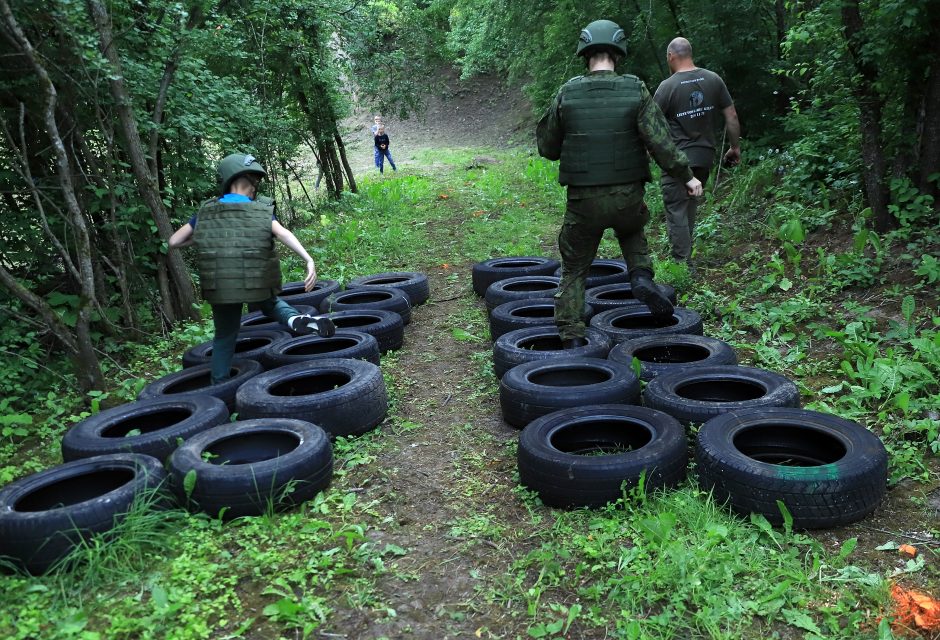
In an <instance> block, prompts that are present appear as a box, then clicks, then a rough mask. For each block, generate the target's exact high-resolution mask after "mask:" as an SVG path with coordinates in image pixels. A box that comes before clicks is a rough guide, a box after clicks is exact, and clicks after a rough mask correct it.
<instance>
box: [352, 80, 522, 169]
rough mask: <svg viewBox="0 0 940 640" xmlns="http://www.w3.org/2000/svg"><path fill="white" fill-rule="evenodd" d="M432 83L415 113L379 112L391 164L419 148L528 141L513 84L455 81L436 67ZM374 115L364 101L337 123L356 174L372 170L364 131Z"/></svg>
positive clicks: (370, 144) (368, 134)
mask: <svg viewBox="0 0 940 640" xmlns="http://www.w3.org/2000/svg"><path fill="white" fill-rule="evenodd" d="M438 86H439V87H440V88H439V89H438V90H437V91H436V92H435V93H433V94H432V95H429V96H428V97H427V103H426V106H425V109H424V110H423V111H422V112H421V113H417V114H413V115H412V116H410V117H409V118H407V119H404V120H402V119H399V118H396V117H395V116H394V115H388V114H381V115H382V116H383V118H384V120H385V126H386V133H388V136H389V139H390V141H391V145H390V147H391V151H392V157H393V158H394V159H395V163H396V164H399V163H406V164H407V163H408V162H409V161H410V160H412V159H413V158H414V153H415V151H417V150H419V149H427V148H451V149H453V148H460V147H497V148H501V147H506V146H510V145H515V144H521V143H524V142H526V141H531V143H532V144H534V135H535V134H534V126H535V123H534V118H533V117H532V115H531V106H530V104H529V101H528V100H527V99H526V97H525V96H524V95H523V94H522V92H521V91H520V90H519V89H518V88H510V87H507V86H506V84H505V81H504V80H502V79H501V78H497V77H493V76H478V77H475V78H470V79H468V80H461V79H460V77H459V73H458V72H456V71H454V70H452V69H445V70H442V71H441V77H440V82H439V83H438ZM375 115H376V112H375V111H372V110H370V108H369V106H368V105H360V108H359V109H358V110H357V112H356V113H355V114H354V115H352V116H351V117H349V118H347V119H346V120H345V121H344V122H343V123H342V129H343V141H344V142H345V144H346V150H347V155H348V158H349V163H350V165H351V166H352V167H353V171H354V172H355V173H356V174H357V175H359V174H362V173H365V172H367V171H376V169H375V165H374V163H373V155H372V149H373V142H372V132H371V130H370V127H371V126H372V122H373V120H372V119H373V117H374V116H375Z"/></svg>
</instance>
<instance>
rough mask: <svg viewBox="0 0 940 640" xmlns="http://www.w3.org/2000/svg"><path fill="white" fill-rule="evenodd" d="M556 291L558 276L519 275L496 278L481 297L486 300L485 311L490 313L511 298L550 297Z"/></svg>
mask: <svg viewBox="0 0 940 640" xmlns="http://www.w3.org/2000/svg"><path fill="white" fill-rule="evenodd" d="M556 293H558V278H556V277H555V276H521V277H518V278H506V279H504V280H497V281H496V282H494V283H493V284H491V285H490V286H489V288H488V289H487V290H486V294H485V295H484V296H483V299H484V300H486V310H487V312H488V313H492V312H493V309H495V308H496V307H498V306H499V305H501V304H506V303H507V302H511V301H513V300H530V299H532V298H551V297H553V296H554V295H555V294H556Z"/></svg>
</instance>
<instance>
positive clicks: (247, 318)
mask: <svg viewBox="0 0 940 640" xmlns="http://www.w3.org/2000/svg"><path fill="white" fill-rule="evenodd" d="M291 306H292V307H294V309H296V310H297V312H298V313H307V314H310V315H316V313H317V308H316V307H311V306H310V305H306V304H301V305H296V304H293V305H291ZM246 331H287V327H286V326H284V325H283V324H281V323H280V322H278V321H277V320H272V319H271V318H269V317H268V316H266V315H264V313H262V312H261V311H252V312H251V313H246V314H245V315H243V316H242V319H241V333H244V332H246Z"/></svg>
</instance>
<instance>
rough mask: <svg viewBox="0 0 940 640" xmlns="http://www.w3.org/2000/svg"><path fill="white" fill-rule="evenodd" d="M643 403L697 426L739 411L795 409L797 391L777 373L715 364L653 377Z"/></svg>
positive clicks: (797, 401) (797, 398)
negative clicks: (724, 414) (766, 408)
mask: <svg viewBox="0 0 940 640" xmlns="http://www.w3.org/2000/svg"><path fill="white" fill-rule="evenodd" d="M643 404H645V405H646V406H647V407H650V408H651V409H657V410H659V411H663V412H665V413H668V414H669V415H671V416H673V417H674V418H675V419H676V420H678V421H679V422H681V423H683V424H701V423H704V422H707V421H708V420H710V419H712V418H714V417H715V416H717V415H720V414H722V413H727V412H729V411H737V410H740V409H752V408H758V407H799V406H800V392H799V389H797V387H796V384H794V383H793V382H792V381H791V380H789V379H788V378H786V377H784V376H782V375H780V374H779V373H775V372H773V371H767V370H765V369H757V368H754V367H738V366H735V365H719V366H714V367H698V368H692V369H682V370H680V371H676V372H674V373H667V374H664V375H661V376H656V377H655V378H653V379H652V380H650V382H649V384H647V385H646V388H645V389H644V390H643Z"/></svg>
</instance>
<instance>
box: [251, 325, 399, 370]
mask: <svg viewBox="0 0 940 640" xmlns="http://www.w3.org/2000/svg"><path fill="white" fill-rule="evenodd" d="M324 358H350V359H353V360H367V361H369V362H371V363H372V364H376V365H377V364H379V362H380V357H379V343H378V341H377V340H376V339H375V336H370V335H369V334H368V333H363V332H361V331H350V330H347V329H344V330H342V331H337V332H336V333H334V334H333V335H332V336H330V337H329V338H323V337H321V336H314V335H310V336H299V337H297V338H291V339H290V340H284V341H281V342H278V343H277V344H273V345H271V348H270V349H268V350H267V351H265V352H264V355H262V356H261V364H263V365H264V368H265V369H276V368H277V367H283V366H285V365H288V364H295V363H297V362H307V361H308V360H322V359H324Z"/></svg>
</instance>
